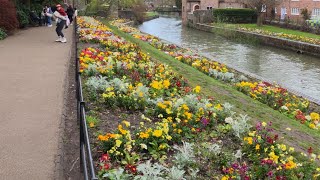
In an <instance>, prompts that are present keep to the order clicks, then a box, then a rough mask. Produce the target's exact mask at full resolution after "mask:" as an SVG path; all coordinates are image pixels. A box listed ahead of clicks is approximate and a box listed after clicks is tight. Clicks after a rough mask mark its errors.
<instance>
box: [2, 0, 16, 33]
mask: <svg viewBox="0 0 320 180" xmlns="http://www.w3.org/2000/svg"><path fill="white" fill-rule="evenodd" d="M0 4H1V6H0V28H2V29H4V30H5V32H6V33H12V32H13V31H14V30H15V29H16V28H17V27H18V20H17V12H16V9H15V7H14V4H13V3H12V1H8V0H0Z"/></svg>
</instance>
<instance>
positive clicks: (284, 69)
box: [139, 17, 320, 102]
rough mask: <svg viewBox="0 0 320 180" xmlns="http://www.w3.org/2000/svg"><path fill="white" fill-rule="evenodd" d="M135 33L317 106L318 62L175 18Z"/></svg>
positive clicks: (149, 24) (146, 25) (152, 23)
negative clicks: (248, 75) (310, 100)
mask: <svg viewBox="0 0 320 180" xmlns="http://www.w3.org/2000/svg"><path fill="white" fill-rule="evenodd" d="M139 29H140V30H141V31H143V32H146V33H148V34H152V35H154V36H157V37H159V38H161V39H164V40H166V41H169V42H172V43H175V44H177V45H180V46H183V47H186V48H190V49H194V50H197V51H198V52H199V53H201V54H203V55H205V56H207V57H208V58H211V59H213V60H217V61H219V62H222V63H224V64H226V65H230V66H232V67H235V68H236V69H239V70H241V71H244V72H250V73H252V74H255V75H258V76H260V77H262V78H263V79H266V80H268V81H270V82H276V83H279V84H281V85H282V86H284V87H286V88H289V89H292V90H294V91H297V92H301V93H303V94H305V95H307V96H310V97H312V98H314V99H317V100H318V101H319V102H320V58H317V57H313V56H307V55H303V54H297V53H295V52H293V51H287V50H282V49H278V48H273V47H268V46H261V45H249V44H244V43H239V42H235V41H232V40H228V39H225V38H223V37H221V36H218V35H214V34H212V33H207V32H203V31H198V30H195V29H192V28H188V27H183V26H182V25H181V19H180V18H177V17H160V18H157V19H154V20H151V21H148V22H145V23H143V24H142V25H140V26H139Z"/></svg>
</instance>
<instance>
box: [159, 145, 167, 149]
mask: <svg viewBox="0 0 320 180" xmlns="http://www.w3.org/2000/svg"><path fill="white" fill-rule="evenodd" d="M166 148H167V145H166V144H160V146H159V150H162V149H166Z"/></svg>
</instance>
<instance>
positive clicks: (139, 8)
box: [132, 0, 147, 24]
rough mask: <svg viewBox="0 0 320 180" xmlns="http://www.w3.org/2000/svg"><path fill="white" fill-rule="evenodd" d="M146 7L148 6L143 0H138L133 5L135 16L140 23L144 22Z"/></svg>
mask: <svg viewBox="0 0 320 180" xmlns="http://www.w3.org/2000/svg"><path fill="white" fill-rule="evenodd" d="M146 9H147V6H146V5H145V4H144V2H143V1H141V0H139V1H137V2H136V4H135V5H134V6H133V7H132V11H133V14H134V17H135V19H136V22H137V23H138V24H142V23H143V21H144V14H145V12H146Z"/></svg>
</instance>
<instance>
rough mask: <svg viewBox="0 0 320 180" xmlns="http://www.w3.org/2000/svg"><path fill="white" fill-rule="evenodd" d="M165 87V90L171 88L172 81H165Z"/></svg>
mask: <svg viewBox="0 0 320 180" xmlns="http://www.w3.org/2000/svg"><path fill="white" fill-rule="evenodd" d="M163 86H164V88H167V89H168V88H169V86H170V81H169V80H164V81H163Z"/></svg>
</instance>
